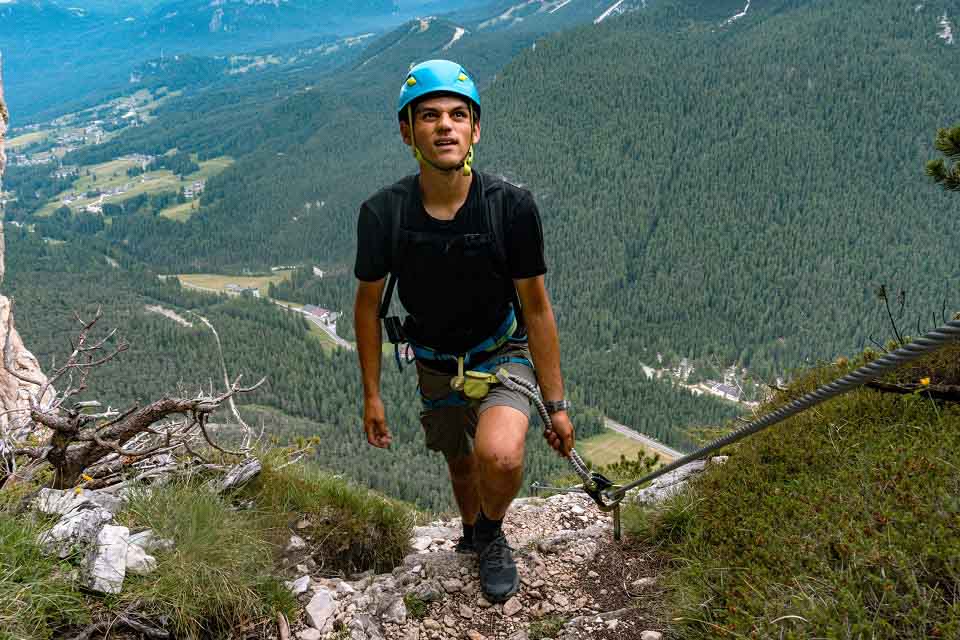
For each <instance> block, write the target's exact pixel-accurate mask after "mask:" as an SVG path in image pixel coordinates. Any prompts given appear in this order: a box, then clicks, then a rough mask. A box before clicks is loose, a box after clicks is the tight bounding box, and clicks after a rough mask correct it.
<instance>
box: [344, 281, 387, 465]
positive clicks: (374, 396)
mask: <svg viewBox="0 0 960 640" xmlns="http://www.w3.org/2000/svg"><path fill="white" fill-rule="evenodd" d="M384 283H385V279H384V278H381V279H380V280H377V281H375V282H364V281H362V280H361V281H359V282H358V285H357V298H356V301H355V302H354V306H353V323H354V331H355V332H356V334H357V353H358V354H359V357H360V375H361V378H362V380H363V429H364V431H366V433H367V442H369V443H370V444H372V445H373V446H375V447H380V448H386V447H388V446H390V441H391V439H392V438H391V436H390V429H389V428H388V427H387V419H386V412H385V410H384V407H383V400H381V398H380V363H381V358H382V355H381V345H382V342H383V338H382V335H381V331H380V318H379V316H378V314H379V311H380V298H381V297H382V296H383V288H384Z"/></svg>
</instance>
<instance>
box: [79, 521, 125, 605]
mask: <svg viewBox="0 0 960 640" xmlns="http://www.w3.org/2000/svg"><path fill="white" fill-rule="evenodd" d="M129 536H130V530H129V529H127V528H126V527H119V526H116V525H109V524H108V525H105V526H104V527H103V528H102V529H101V530H100V533H99V534H98V535H97V540H96V543H95V545H94V547H93V548H92V549H91V550H90V555H89V556H88V558H87V563H86V573H87V580H86V582H87V587H89V588H90V589H92V590H93V591H99V592H100V593H113V594H116V593H120V590H121V589H123V580H124V578H125V577H126V572H127V549H128V547H129V545H130V543H129V542H128V541H127V538H128V537H129Z"/></svg>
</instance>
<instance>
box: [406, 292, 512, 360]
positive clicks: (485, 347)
mask: <svg viewBox="0 0 960 640" xmlns="http://www.w3.org/2000/svg"><path fill="white" fill-rule="evenodd" d="M509 309H510V310H509V312H508V313H507V317H506V318H504V320H503V322H501V323H500V326H499V327H497V330H496V331H495V332H494V334H493V335H492V336H490V337H489V338H487V339H486V340H484V341H483V342H481V343H480V344H478V345H476V346H475V347H473V348H471V349H470V350H468V351H466V352H465V353H462V354H453V353H443V352H440V351H437V350H436V349H431V348H430V347H424V346H422V345H419V344H416V343H414V342H411V343H410V346H411V347H412V348H413V355H414V357H415V358H416V359H417V360H425V361H427V362H430V361H433V362H439V361H452V362H457V361H458V360H459V359H460V358H463V364H464V366H466V367H469V366H470V363H471V362H472V361H473V360H474V359H475V358H476V357H477V356H480V355H487V354H489V353H492V352H494V351H496V350H497V349H499V348H500V347H502V346H503V345H504V344H506V343H507V342H508V341H509V340H510V338H511V337H512V336H513V334H514V333H516V331H517V326H518V323H517V314H516V312H514V310H513V305H512V304H511V305H510V307H509Z"/></svg>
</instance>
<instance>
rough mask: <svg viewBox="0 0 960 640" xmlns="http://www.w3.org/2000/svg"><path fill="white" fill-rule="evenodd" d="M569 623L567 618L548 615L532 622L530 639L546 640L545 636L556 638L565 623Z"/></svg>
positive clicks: (529, 631) (528, 632) (528, 634)
mask: <svg viewBox="0 0 960 640" xmlns="http://www.w3.org/2000/svg"><path fill="white" fill-rule="evenodd" d="M566 623H567V620H566V619H565V618H561V617H560V616H548V617H546V618H543V619H542V620H537V621H535V622H531V623H530V629H529V630H528V631H527V636H528V637H529V638H530V640H544V638H556V637H557V634H558V633H560V630H561V629H563V625H565V624H566Z"/></svg>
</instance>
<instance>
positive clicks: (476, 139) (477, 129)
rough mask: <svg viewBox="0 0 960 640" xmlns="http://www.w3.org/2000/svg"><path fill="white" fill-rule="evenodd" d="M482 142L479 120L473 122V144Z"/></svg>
mask: <svg viewBox="0 0 960 640" xmlns="http://www.w3.org/2000/svg"><path fill="white" fill-rule="evenodd" d="M478 142H480V121H479V120H477V121H476V122H475V123H474V124H473V144H477V143H478Z"/></svg>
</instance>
